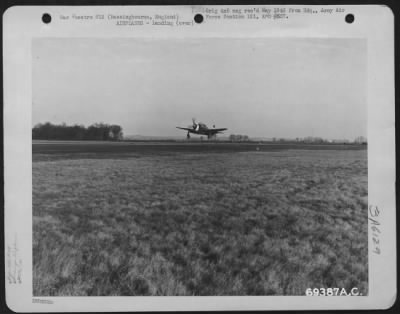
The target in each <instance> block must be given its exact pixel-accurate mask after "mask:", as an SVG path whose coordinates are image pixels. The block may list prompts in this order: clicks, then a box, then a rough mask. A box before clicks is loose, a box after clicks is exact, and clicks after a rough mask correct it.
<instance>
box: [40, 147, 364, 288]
mask: <svg viewBox="0 0 400 314" xmlns="http://www.w3.org/2000/svg"><path fill="white" fill-rule="evenodd" d="M33 215H34V217H33V231H34V234H33V241H34V242H33V261H34V265H33V292H34V295H36V296H39V295H41V296H50V295H304V294H305V290H306V289H307V288H314V287H317V288H320V287H325V288H328V287H339V288H346V289H351V288H353V287H357V288H358V289H359V291H360V292H362V293H363V294H364V295H365V294H367V283H368V267H367V249H368V248H367V246H368V239H367V159H366V151H299V150H296V151H286V152H271V153H264V152H263V153H257V152H254V153H252V152H246V153H234V154H225V153H220V154H212V153H201V154H181V155H180V154H177V155H170V156H168V155H166V156H156V155H154V156H145V157H142V158H131V159H129V158H128V159H120V160H115V159H81V160H79V159H74V160H55V161H40V162H39V161H38V162H34V164H33Z"/></svg>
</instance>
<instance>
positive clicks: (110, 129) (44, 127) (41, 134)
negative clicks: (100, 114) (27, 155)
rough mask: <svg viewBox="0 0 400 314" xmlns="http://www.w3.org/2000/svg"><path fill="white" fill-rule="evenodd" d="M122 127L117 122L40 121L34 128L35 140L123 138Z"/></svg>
mask: <svg viewBox="0 0 400 314" xmlns="http://www.w3.org/2000/svg"><path fill="white" fill-rule="evenodd" d="M122 138H123V133H122V127H121V126H119V125H116V124H112V125H110V124H106V123H94V124H92V125H90V126H88V127H85V126H83V125H78V124H75V125H66V124H65V123H62V124H59V125H57V124H52V123H50V122H46V123H39V124H37V125H35V126H34V127H33V128H32V139H34V140H98V141H119V140H122Z"/></svg>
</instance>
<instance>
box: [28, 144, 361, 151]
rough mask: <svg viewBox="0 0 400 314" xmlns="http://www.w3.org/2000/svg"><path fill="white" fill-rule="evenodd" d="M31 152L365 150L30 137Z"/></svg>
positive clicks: (344, 146)
mask: <svg viewBox="0 0 400 314" xmlns="http://www.w3.org/2000/svg"><path fill="white" fill-rule="evenodd" d="M32 144H33V145H32V153H33V154H87V153H90V154H123V153H135V154H141V153H143V154H149V153H150V154H152V153H154V154H157V153H201V152H207V153H219V152H221V153H227V152H232V153H233V152H251V151H254V152H257V151H258V152H273V151H282V150H292V149H296V150H366V149H367V146H366V145H358V144H307V143H255V142H247V143H231V142H174V141H171V142H166V141H122V142H101V141H33V142H32Z"/></svg>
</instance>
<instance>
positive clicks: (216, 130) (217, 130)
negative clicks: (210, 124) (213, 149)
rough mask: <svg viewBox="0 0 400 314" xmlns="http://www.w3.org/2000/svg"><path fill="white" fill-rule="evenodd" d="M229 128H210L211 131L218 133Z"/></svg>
mask: <svg viewBox="0 0 400 314" xmlns="http://www.w3.org/2000/svg"><path fill="white" fill-rule="evenodd" d="M226 130H228V129H227V128H222V129H209V131H211V132H212V133H214V134H215V133H218V132H222V131H226Z"/></svg>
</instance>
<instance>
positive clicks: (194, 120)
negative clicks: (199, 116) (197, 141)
mask: <svg viewBox="0 0 400 314" xmlns="http://www.w3.org/2000/svg"><path fill="white" fill-rule="evenodd" d="M192 122H193V125H192V127H193V129H196V127H197V123H196V118H192Z"/></svg>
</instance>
